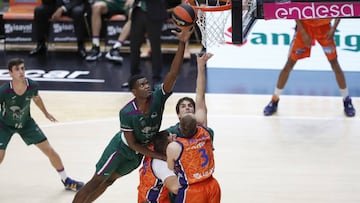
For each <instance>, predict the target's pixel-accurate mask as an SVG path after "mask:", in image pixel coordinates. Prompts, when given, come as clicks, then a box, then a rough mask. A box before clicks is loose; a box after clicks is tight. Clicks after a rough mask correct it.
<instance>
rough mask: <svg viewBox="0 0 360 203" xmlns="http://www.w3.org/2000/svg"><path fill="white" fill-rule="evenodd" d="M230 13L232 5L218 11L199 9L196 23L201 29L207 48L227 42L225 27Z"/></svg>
mask: <svg viewBox="0 0 360 203" xmlns="http://www.w3.org/2000/svg"><path fill="white" fill-rule="evenodd" d="M207 8H209V7H207ZM230 13H231V7H227V8H226V9H225V10H217V11H213V10H211V11H210V10H207V9H205V10H203V9H198V10H197V17H198V18H197V20H196V24H197V25H198V27H199V29H200V31H201V43H202V45H203V46H204V47H205V48H208V47H212V46H215V45H217V46H218V45H220V44H224V43H225V36H224V29H225V24H226V22H227V20H228V18H229V16H230Z"/></svg>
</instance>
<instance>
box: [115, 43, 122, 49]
mask: <svg viewBox="0 0 360 203" xmlns="http://www.w3.org/2000/svg"><path fill="white" fill-rule="evenodd" d="M121 46H122V42H120V41H116V42H115V44H114V46H113V48H114V49H117V48H120V47H121Z"/></svg>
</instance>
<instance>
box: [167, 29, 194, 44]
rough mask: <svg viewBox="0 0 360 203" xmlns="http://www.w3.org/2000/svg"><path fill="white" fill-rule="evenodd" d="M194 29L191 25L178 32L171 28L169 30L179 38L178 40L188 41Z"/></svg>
mask: <svg viewBox="0 0 360 203" xmlns="http://www.w3.org/2000/svg"><path fill="white" fill-rule="evenodd" d="M194 30H195V29H194V27H191V28H190V29H182V30H181V31H180V32H179V31H176V30H171V32H172V33H173V34H175V35H176V36H177V37H178V38H179V41H181V42H184V43H185V42H187V41H189V39H190V37H191V35H192V33H193V32H194Z"/></svg>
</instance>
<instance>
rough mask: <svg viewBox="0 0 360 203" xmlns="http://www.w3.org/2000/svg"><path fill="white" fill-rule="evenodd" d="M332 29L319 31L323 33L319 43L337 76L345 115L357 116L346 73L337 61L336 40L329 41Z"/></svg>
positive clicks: (327, 27) (325, 28) (324, 28)
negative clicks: (329, 32)
mask: <svg viewBox="0 0 360 203" xmlns="http://www.w3.org/2000/svg"><path fill="white" fill-rule="evenodd" d="M329 29H330V26H329V25H326V26H322V27H320V28H319V29H318V30H319V32H320V31H321V32H320V33H322V34H321V35H320V36H319V37H318V42H319V44H320V45H321V46H322V48H323V51H324V53H325V55H326V57H327V59H328V61H329V63H330V65H331V68H332V70H333V72H334V74H335V78H336V82H337V84H338V86H339V89H340V94H341V96H342V98H343V103H344V113H345V115H346V116H349V117H352V116H355V113H356V111H355V108H354V106H353V105H352V101H351V98H350V96H349V90H348V89H347V85H346V79H345V76H344V72H343V71H342V69H341V67H340V64H339V61H338V59H337V51H336V44H335V40H334V39H328V37H327V33H328V31H329Z"/></svg>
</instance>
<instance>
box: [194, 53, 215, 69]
mask: <svg viewBox="0 0 360 203" xmlns="http://www.w3.org/2000/svg"><path fill="white" fill-rule="evenodd" d="M213 55H214V54H212V53H208V52H205V53H197V54H196V60H197V63H198V65H200V66H205V64H206V62H207V61H208V60H209V59H210V58H211V57H212V56H213Z"/></svg>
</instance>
